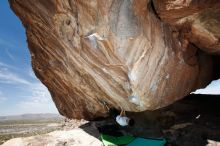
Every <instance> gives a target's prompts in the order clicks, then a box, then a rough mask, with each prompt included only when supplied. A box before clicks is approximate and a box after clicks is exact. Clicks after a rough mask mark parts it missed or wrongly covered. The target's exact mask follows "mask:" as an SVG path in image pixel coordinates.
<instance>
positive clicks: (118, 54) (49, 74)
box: [9, 0, 220, 120]
mask: <svg viewBox="0 0 220 146" xmlns="http://www.w3.org/2000/svg"><path fill="white" fill-rule="evenodd" d="M9 2H10V5H11V8H12V9H13V11H14V12H15V13H16V15H17V16H18V17H19V18H20V19H21V21H22V23H23V25H24V27H25V28H26V35H27V42H28V47H29V50H30V54H31V59H32V67H33V70H34V72H35V74H36V76H37V77H38V78H39V79H40V80H41V81H42V83H43V84H44V85H46V86H47V88H48V90H49V91H50V93H51V95H52V98H53V101H54V103H55V104H56V107H57V109H58V110H59V112H60V114H61V115H64V116H66V117H68V118H77V119H80V118H84V119H89V120H91V119H94V118H97V117H100V116H106V115H107V113H108V111H107V108H106V107H105V104H107V105H108V106H109V107H114V108H117V109H120V107H121V108H123V109H125V110H126V111H132V112H140V111H145V110H155V109H158V108H161V107H164V106H167V105H169V104H172V103H173V102H175V101H176V100H179V99H181V98H183V97H184V96H186V95H188V94H189V93H190V92H192V91H194V90H196V89H198V88H201V87H205V86H206V85H207V84H208V83H210V81H212V80H213V79H214V75H215V77H216V68H217V67H218V65H219V63H216V60H218V59H216V58H217V57H215V59H213V58H214V57H213V55H218V54H220V41H219V40H220V39H219V38H220V27H219V26H220V7H219V6H220V1H218V0H209V1H199V0H187V1H180V0H164V1H161V0H153V1H150V0H68V1H62V0H56V1H55V0H30V1H27V0H19V1H18V0H9Z"/></svg>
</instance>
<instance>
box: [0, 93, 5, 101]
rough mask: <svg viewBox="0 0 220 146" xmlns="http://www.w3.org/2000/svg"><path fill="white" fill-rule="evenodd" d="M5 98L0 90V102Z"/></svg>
mask: <svg viewBox="0 0 220 146" xmlns="http://www.w3.org/2000/svg"><path fill="white" fill-rule="evenodd" d="M5 100H6V97H5V96H4V95H3V92H2V91H0V103H2V102H4V101H5Z"/></svg>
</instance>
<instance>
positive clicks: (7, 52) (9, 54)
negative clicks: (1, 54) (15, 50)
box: [5, 48, 15, 61]
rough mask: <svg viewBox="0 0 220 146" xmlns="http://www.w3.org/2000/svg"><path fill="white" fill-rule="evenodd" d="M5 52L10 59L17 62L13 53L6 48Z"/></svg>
mask: <svg viewBox="0 0 220 146" xmlns="http://www.w3.org/2000/svg"><path fill="white" fill-rule="evenodd" d="M5 52H6V54H7V55H8V56H9V58H10V59H11V60H13V61H15V57H14V56H13V55H12V54H11V52H10V51H9V49H7V48H5Z"/></svg>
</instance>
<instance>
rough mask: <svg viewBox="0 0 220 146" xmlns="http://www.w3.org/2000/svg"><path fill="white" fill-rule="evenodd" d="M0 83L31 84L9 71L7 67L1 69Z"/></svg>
mask: <svg viewBox="0 0 220 146" xmlns="http://www.w3.org/2000/svg"><path fill="white" fill-rule="evenodd" d="M0 82H1V83H5V84H26V85H29V84H31V83H30V82H29V81H27V80H26V79H23V78H21V77H19V76H18V75H17V74H15V73H12V72H11V71H9V69H8V68H7V67H2V68H0Z"/></svg>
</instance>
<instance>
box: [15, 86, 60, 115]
mask: <svg viewBox="0 0 220 146" xmlns="http://www.w3.org/2000/svg"><path fill="white" fill-rule="evenodd" d="M29 90H31V91H32V93H31V95H30V96H26V97H25V99H26V100H23V101H20V102H19V103H18V106H19V107H21V108H22V109H24V110H28V112H29V113H30V112H31V113H47V112H49V113H57V110H56V108H55V105H54V103H53V101H52V100H51V99H52V98H51V96H50V93H49V91H48V90H47V88H46V87H45V86H44V85H43V84H41V83H35V84H32V85H31V86H30V89H29Z"/></svg>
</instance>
